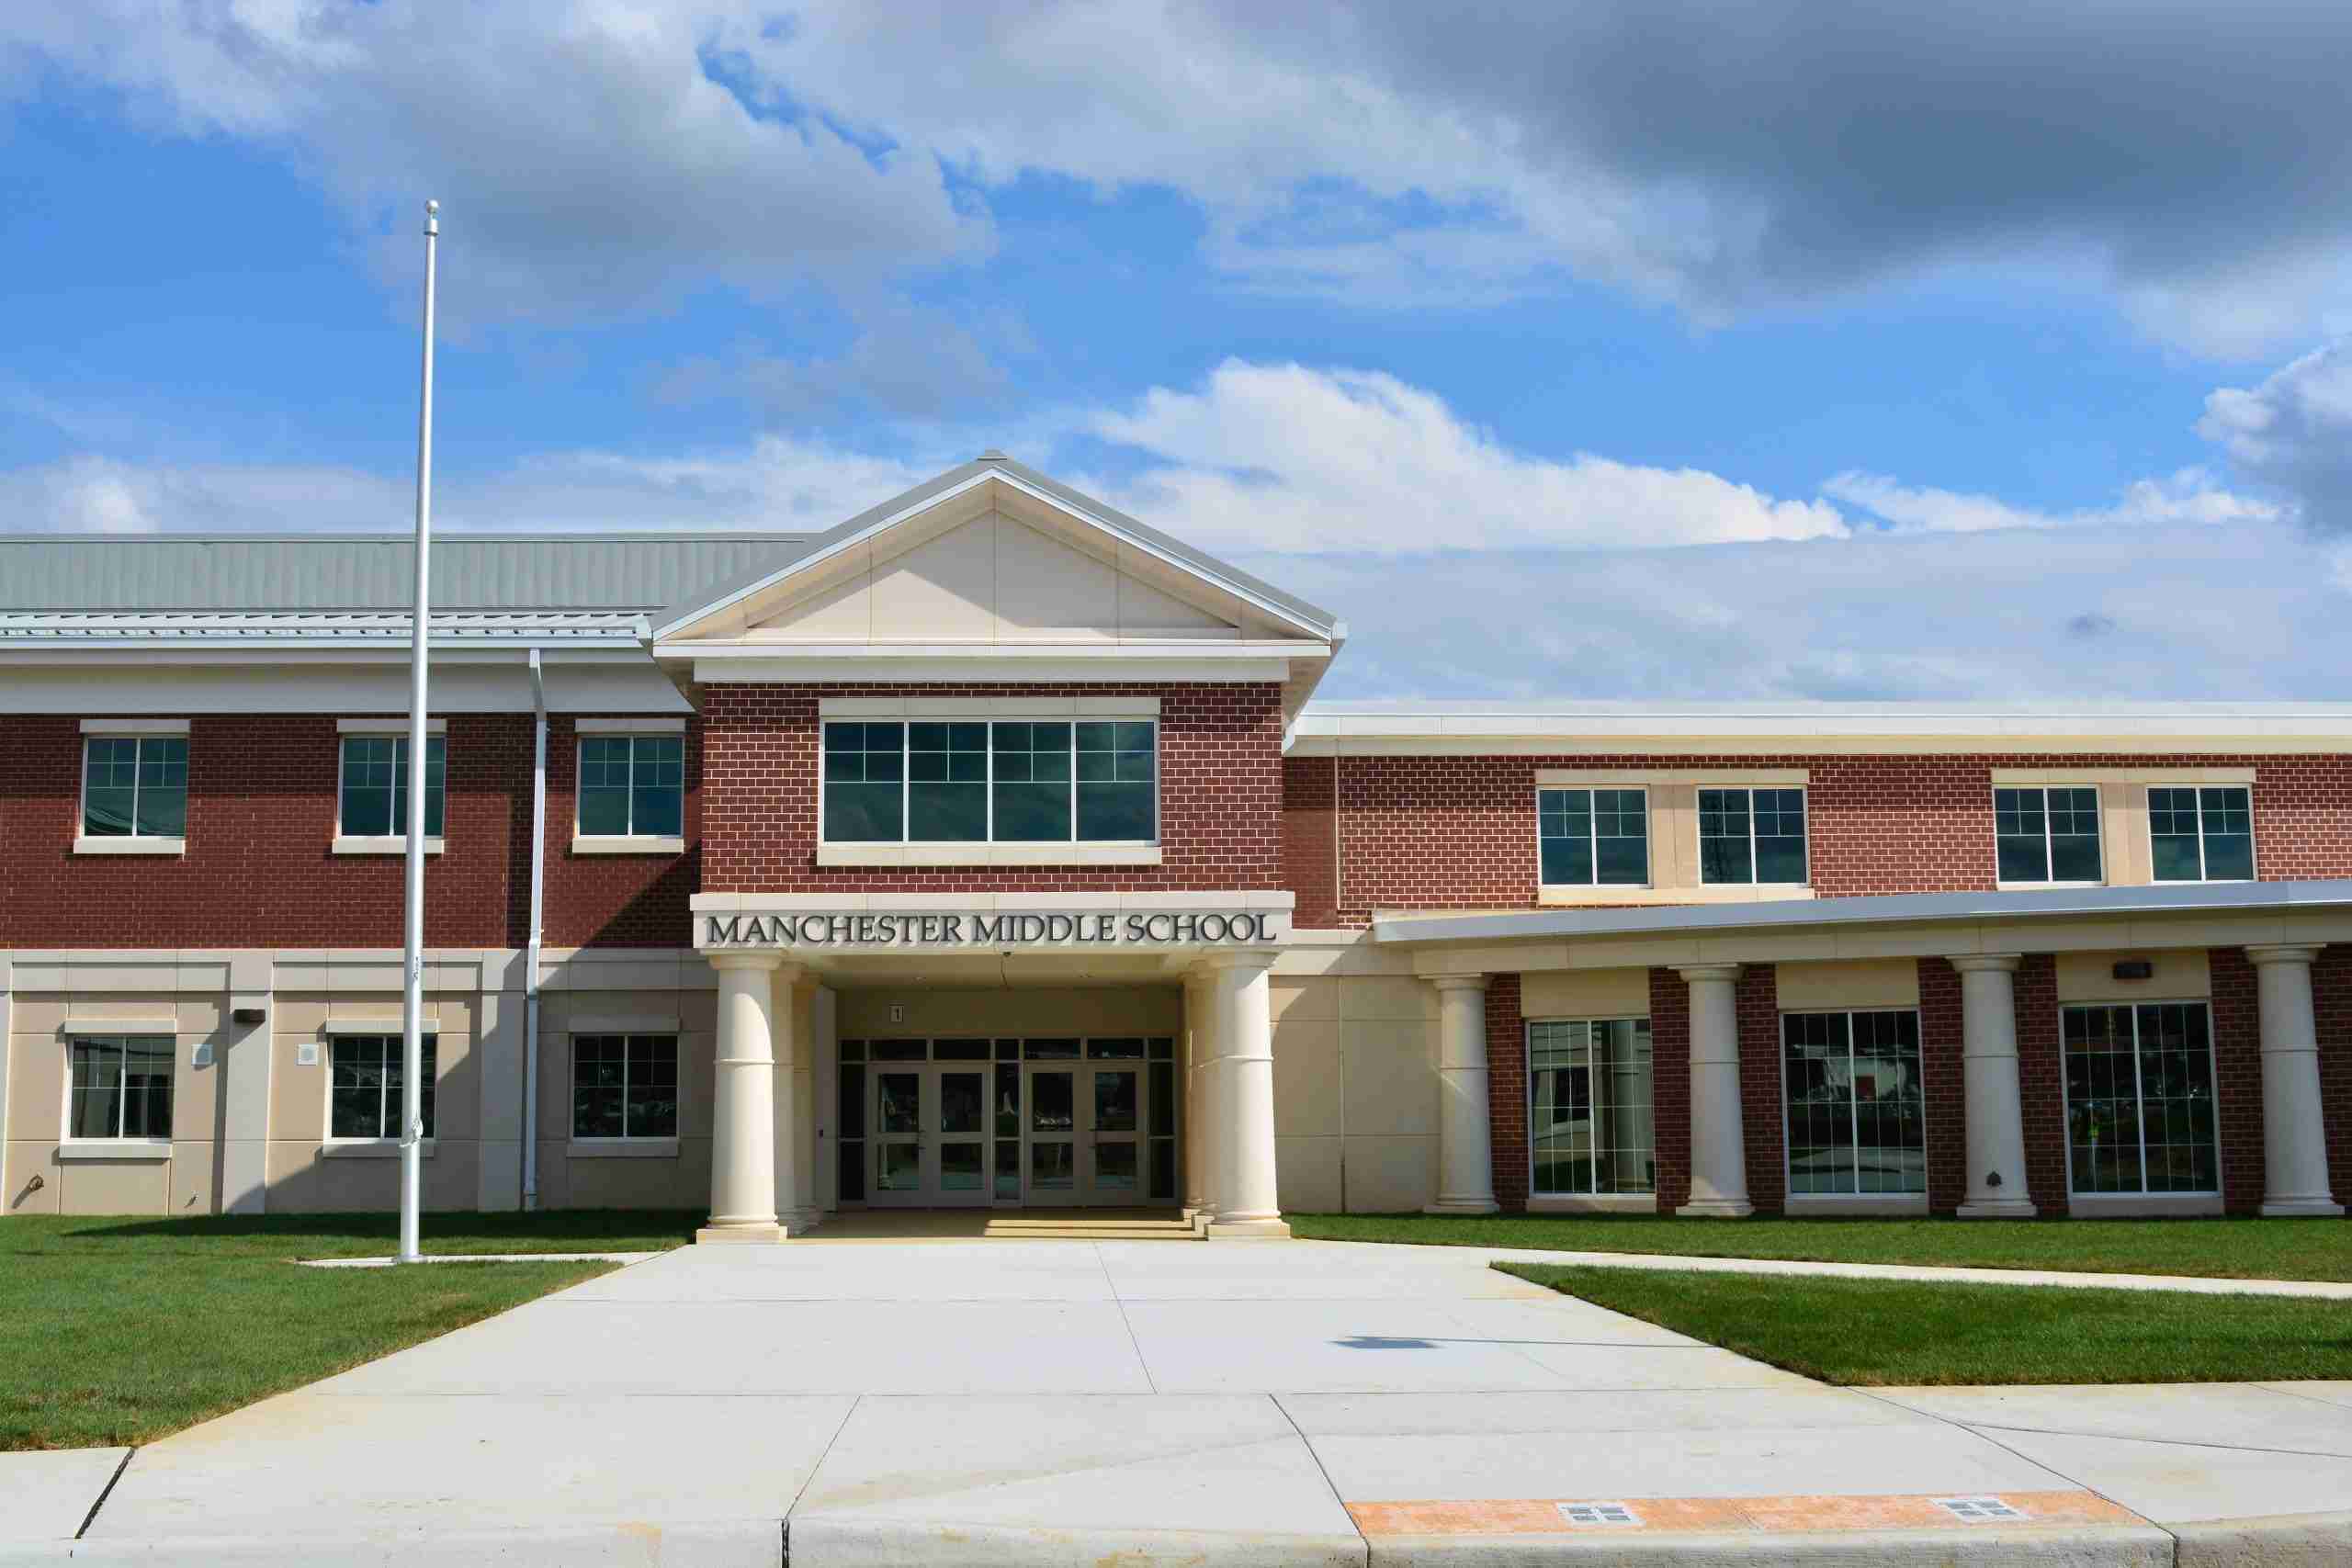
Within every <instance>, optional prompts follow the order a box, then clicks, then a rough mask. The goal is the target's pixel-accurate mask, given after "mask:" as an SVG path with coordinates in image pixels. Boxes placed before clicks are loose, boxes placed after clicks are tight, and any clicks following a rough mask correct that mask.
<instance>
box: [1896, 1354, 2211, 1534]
mask: <svg viewBox="0 0 2352 1568" xmlns="http://www.w3.org/2000/svg"><path fill="white" fill-rule="evenodd" d="M1854 1392H1855V1393H1860V1394H1866V1395H1868V1396H1869V1397H1870V1398H1872V1399H1875V1400H1878V1401H1880V1402H1881V1403H1883V1404H1891V1405H1893V1406H1894V1408H1895V1409H1897V1410H1907V1411H1910V1412H1911V1414H1912V1415H1914V1416H1927V1417H1928V1419H1929V1420H1932V1421H1940V1422H1942V1423H1943V1424H1944V1425H1945V1426H1947V1427H1952V1428H1953V1429H1955V1430H1957V1431H1962V1432H1965V1433H1967V1434H1968V1435H1969V1436H1970V1437H1972V1438H1978V1439H1980V1440H1982V1441H1984V1442H1987V1443H1990V1444H1992V1445H1993V1446H1994V1447H1995V1448H1996V1449H1998V1450H2001V1451H2002V1452H2003V1453H2005V1454H2007V1455H2008V1456H2009V1457H2010V1458H2011V1459H2014V1460H2018V1461H2021V1462H2023V1463H2026V1464H2030V1465H2031V1466H2033V1467H2034V1469H2036V1470H2039V1471H2043V1472H2048V1473H2049V1474H2052V1475H2054V1476H2056V1477H2057V1478H2058V1479H2059V1480H2061V1481H2064V1482H2067V1483H2071V1484H2073V1485H2074V1486H2075V1487H2076V1488H2077V1489H2079V1490H2081V1491H2084V1492H2087V1493H2089V1494H2090V1495H2092V1496H2094V1497H2098V1498H2099V1499H2101V1500H2103V1501H2105V1502H2109V1503H2112V1504H2114V1505H2115V1506H2117V1507H2119V1508H2120V1509H2122V1510H2123V1511H2124V1512H2125V1513H2127V1514H2130V1515H2131V1517H2133V1518H2135V1519H2139V1520H2141V1521H2143V1523H2145V1524H2146V1525H2147V1526H2148V1527H2149V1528H2150V1529H2154V1530H2159V1531H2161V1532H2162V1533H2163V1534H2164V1535H2165V1538H2166V1539H2168V1540H2170V1541H2171V1542H2172V1555H2173V1557H2174V1558H2175V1559H2177V1558H2178V1557H2179V1555H2180V1537H2179V1536H2178V1535H2177V1534H2175V1533H2174V1532H2173V1531H2172V1530H2170V1529H2166V1528H2165V1526H2163V1525H2161V1524H2158V1523H2157V1522H2156V1521H2155V1520H2154V1519H2152V1518H2149V1517H2148V1516H2147V1515H2145V1514H2143V1513H2142V1512H2141V1511H2140V1510H2139V1509H2137V1508H2135V1507H2133V1506H2131V1504H2129V1503H2126V1502H2125V1501H2124V1500H2123V1499H2122V1498H2120V1497H2118V1496H2116V1495H2114V1494H2113V1493H2111V1492H2109V1491H2107V1490H2106V1489H2105V1488H2103V1487H2098V1486H2094V1485H2092V1484H2091V1483H2089V1482H2087V1481H2085V1480H2084V1479H2082V1478H2081V1477H2080V1476H2076V1475H2070V1474H2068V1473H2067V1472H2065V1471H2063V1470H2061V1469H2059V1468H2058V1467H2057V1466H2056V1465H2054V1464H2051V1463H2048V1462H2046V1461H2042V1460H2038V1459H2036V1458H2034V1457H2033V1456H2032V1455H2031V1454H2029V1453H2023V1452H2020V1451H2019V1450H2018V1449H2016V1448H2015V1447H2013V1446H2012V1445H2010V1444H2008V1443H2005V1442H2003V1441H2001V1439H2000V1438H1996V1437H1995V1436H1993V1435H1992V1433H1991V1432H1989V1431H1985V1430H1983V1429H1980V1428H1978V1427H1972V1426H1970V1425H1969V1424H1968V1423H1967V1422H1965V1421H1962V1420H1959V1419H1957V1418H1956V1417H1953V1416H1945V1415H1942V1414H1940V1413H1939V1412H1937V1411H1933V1410H1920V1409H1918V1408H1917V1407H1916V1406H1913V1405H1908V1404H1904V1403H1903V1402H1902V1401H1901V1400H1899V1399H1895V1398H1893V1397H1892V1396H1890V1395H1887V1394H1883V1393H1879V1392H1878V1391H1877V1390H1876V1389H1869V1388H1858V1389H1856V1390H1855V1391H1854Z"/></svg>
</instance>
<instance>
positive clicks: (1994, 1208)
mask: <svg viewBox="0 0 2352 1568" xmlns="http://www.w3.org/2000/svg"><path fill="white" fill-rule="evenodd" d="M1952 1213H1955V1214H1957V1215H1959V1216H1960V1217H1961V1218H1962V1219H1963V1220H2030V1219H2031V1218H2033V1217H2034V1215H2036V1214H2037V1213H2041V1211H2040V1210H2039V1209H2036V1208H2035V1207H2034V1206H2033V1204H2032V1203H2031V1202H2030V1201H2027V1200H2026V1199H2023V1198H1986V1199H1985V1200H1983V1201H1979V1202H1968V1203H1962V1205H1961V1206H1960V1207H1959V1208H1957V1209H1954V1210H1953V1211H1952Z"/></svg>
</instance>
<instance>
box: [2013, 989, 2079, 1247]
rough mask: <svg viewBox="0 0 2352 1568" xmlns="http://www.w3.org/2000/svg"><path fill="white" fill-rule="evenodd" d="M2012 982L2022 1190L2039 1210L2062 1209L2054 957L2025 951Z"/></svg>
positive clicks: (2062, 1118)
mask: <svg viewBox="0 0 2352 1568" xmlns="http://www.w3.org/2000/svg"><path fill="white" fill-rule="evenodd" d="M2016 986H2017V1012H2018V1100H2020V1101H2021V1102H2022V1103H2021V1109H2022V1111H2023V1113H2024V1122H2025V1170H2026V1195H2027V1196H2028V1197H2030V1198H2031V1199H2032V1200H2033V1204H2034V1207H2035V1209H2036V1210H2037V1211H2039V1212H2040V1213H2043V1214H2063V1213H2066V1212H2067V1204H2066V1079H2065V1066H2064V1063H2063V1062H2062V1061H2061V1060H2060V1059H2059V1055H2058V961H2057V960H2056V959H2055V958H2053V957H2052V956H2051V955H2050V954H2049V953H2027V954H2026V955H2025V957H2024V959H2023V960H2022V961H2021V962H2020V963H2019V964H2018V972H2017V979H2016ZM2004 1174H2005V1175H2006V1173H2004Z"/></svg>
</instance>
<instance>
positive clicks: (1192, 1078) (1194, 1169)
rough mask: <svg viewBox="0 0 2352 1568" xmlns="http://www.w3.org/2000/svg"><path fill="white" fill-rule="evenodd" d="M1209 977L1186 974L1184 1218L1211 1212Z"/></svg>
mask: <svg viewBox="0 0 2352 1568" xmlns="http://www.w3.org/2000/svg"><path fill="white" fill-rule="evenodd" d="M1209 998H1210V989H1209V982H1208V976H1206V975H1204V974H1192V975H1187V976H1184V1217H1185V1218H1186V1219H1188V1220H1190V1219H1193V1218H1196V1217H1197V1216H1200V1215H1203V1214H1205V1213H1208V1212H1209V1208H1210V1204H1209V1190H1210V1188H1211V1186H1212V1185H1213V1183H1212V1181H1211V1166H1212V1164H1213V1163H1214V1162H1213V1159H1212V1156H1211V1155H1210V1153H1209V1135H1208V1129H1209V1121H1210V1115H1209V1103H1208V1087H1207V1086H1208V1081H1209V1080H1208V1064H1209V1054H1210V1049H1211V1046H1210V1036H1209Z"/></svg>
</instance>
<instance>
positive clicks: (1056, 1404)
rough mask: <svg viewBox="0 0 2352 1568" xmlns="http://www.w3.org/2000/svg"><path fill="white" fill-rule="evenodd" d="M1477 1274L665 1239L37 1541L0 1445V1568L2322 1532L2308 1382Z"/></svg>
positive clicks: (68, 1492)
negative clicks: (1873, 1365) (1834, 1338)
mask: <svg viewBox="0 0 2352 1568" xmlns="http://www.w3.org/2000/svg"><path fill="white" fill-rule="evenodd" d="M1486 1261H1487V1257H1486V1255H1485V1254H1483V1253H1481V1252H1477V1251H1473V1250H1467V1249H1454V1248H1445V1247H1377V1246H1360V1245H1350V1244H1336V1243H1309V1242H1299V1243H1280V1242H1267V1243H1253V1244H1251V1245H1249V1246H1246V1247H1170V1246H1161V1245H1156V1244H1152V1243H1132V1244H1122V1243H1101V1244H1096V1243H1086V1242H1045V1241H1041V1242H975V1243H967V1244H957V1243H940V1242H931V1243H927V1244H922V1245H918V1246H905V1247H892V1246H887V1245H878V1244H876V1245H867V1246H860V1247H775V1248H764V1247H756V1248H755V1247H721V1248H714V1247H706V1248H699V1249H689V1250H686V1251H682V1252H675V1253H671V1254H667V1255H664V1256H662V1257H661V1258H656V1259H654V1260H652V1261H650V1262H647V1263H641V1264H638V1265H635V1266H633V1267H630V1268H628V1269H623V1270H621V1271H619V1272H616V1273H614V1274H610V1275H606V1276H605V1277H603V1278H601V1279H598V1280H592V1281H590V1282H588V1283H586V1284H583V1285H580V1286H576V1287H574V1288H573V1289H571V1290H570V1291H566V1292H561V1293H560V1294H558V1295H555V1296H550V1297H548V1298H545V1299H543V1300H541V1301H539V1302H537V1303H531V1304H529V1305H527V1306H524V1307H521V1308H518V1309H516V1310H515V1311H514V1312H511V1313H508V1314H503V1315H502V1316H500V1317H496V1318H492V1319H491V1320H489V1321H487V1322H484V1323H481V1324H477V1325H473V1326H472V1327H469V1328H466V1329H461V1330H459V1331H458V1332H456V1333H454V1334H451V1335H448V1336H446V1337H443V1338H440V1339H437V1340H435V1341H432V1342H431V1343H428V1344H425V1345H422V1346H419V1347H417V1348H413V1349H411V1350H407V1351H403V1352H401V1353H400V1354H398V1355H395V1356H391V1357H388V1358H386V1359H383V1360H380V1361H377V1362H374V1363H371V1364H370V1365H368V1366H365V1367H362V1368H359V1369H357V1370H356V1371H352V1372H349V1373H346V1374H344V1375H343V1376H340V1377H336V1378H332V1379H329V1380H327V1381H325V1382H321V1383H317V1384H314V1385H312V1386H311V1387H310V1388H307V1389H304V1390H301V1391H300V1392H298V1393H291V1394H287V1395H282V1396H280V1397H278V1398H276V1399H271V1400H266V1401H264V1402H263V1403H261V1404H255V1405H253V1406H251V1407H249V1408H247V1409H245V1410H243V1411H239V1412H237V1413H235V1414H233V1415H231V1416H225V1417H223V1418H221V1419H220V1420H218V1421H213V1422H210V1423H208V1424H206V1425H204V1426H202V1427H195V1428H193V1429H191V1430H189V1431H187V1432H184V1433H181V1434H180V1435H178V1436H177V1437H174V1438H167V1439H164V1441H162V1442H159V1443H156V1444H153V1445H152V1446H150V1447H147V1448H144V1449H141V1450H138V1451H137V1452H136V1453H135V1454H134V1455H132V1456H131V1459H130V1462H129V1464H128V1465H127V1466H126V1467H124V1468H123V1469H122V1472H121V1474H120V1477H119V1480H116V1481H115V1483H114V1484H113V1489H112V1491H111V1493H110V1494H108V1495H107V1496H106V1499H105V1502H104V1505H103V1506H99V1507H98V1508H97V1509H96V1514H95V1517H91V1519H90V1522H89V1525H88V1529H87V1530H86V1532H85V1533H84V1535H83V1537H82V1539H81V1540H78V1541H77V1540H72V1539H71V1531H70V1529H66V1527H67V1526H69V1525H70V1526H72V1527H74V1528H78V1527H79V1523H80V1520H81V1518H82V1517H84V1516H85V1514H87V1513H88V1511H89V1509H90V1507H91V1505H92V1504H93V1503H95V1502H96V1499H97V1496H98V1495H99V1493H100V1492H101V1491H102V1490H103V1489H104V1486H105V1483H106V1477H107V1474H110V1473H111V1472H112V1469H113V1465H112V1464H111V1463H109V1462H108V1459H109V1456H111V1457H113V1458H115V1459H119V1452H120V1450H107V1452H106V1453H101V1454H96V1455H91V1456H87V1457H86V1458H83V1457H80V1456H14V1458H12V1459H7V1460H0V1476H6V1475H7V1474H8V1471H7V1466H8V1465H10V1464H12V1463H14V1462H15V1459H34V1460H40V1461H44V1462H51V1463H54V1464H56V1465H58V1466H59V1467H60V1468H59V1469H58V1471H57V1472H56V1474H55V1476H54V1477H53V1478H52V1479H51V1481H48V1482H44V1483H40V1484H39V1485H37V1486H36V1487H35V1488H34V1489H35V1490H36V1491H38V1492H39V1493H40V1495H41V1497H42V1499H43V1501H42V1505H41V1506H40V1508H38V1509H35V1510H31V1511H29V1512H21V1513H20V1511H19V1510H18V1509H17V1508H15V1507H10V1506H6V1505H7V1503H8V1502H9V1501H10V1500H11V1499H12V1498H13V1497H15V1496H17V1495H22V1494H23V1488H22V1487H19V1486H17V1483H14V1482H12V1481H8V1480H0V1521H5V1522H0V1563H15V1562H56V1561H60V1560H62V1559H63V1558H65V1557H66V1556H67V1555H68V1554H69V1553H70V1554H71V1555H72V1557H73V1558H74V1560H75V1561H82V1560H90V1561H98V1562H110V1561H119V1560H120V1561H128V1560H131V1559H137V1560H140V1561H143V1562H155V1561H205V1562H255V1563H259V1562H391V1561H393V1560H394V1559H397V1560H399V1561H400V1562H402V1563H415V1562H428V1563H430V1562H450V1563H456V1562H469V1563H470V1562H486V1561H494V1562H504V1563H518V1564H529V1563H557V1562H562V1563H582V1562H615V1563H620V1562H628V1563H648V1562H659V1563H665V1564H697V1565H698V1564H713V1565H726V1568H734V1565H737V1564H763V1565H766V1568H775V1565H776V1564H778V1563H779V1562H783V1561H784V1560H785V1558H786V1551H787V1547H788V1552H789V1561H790V1562H791V1563H792V1564H794V1565H795V1568H805V1565H809V1564H818V1565H826V1564H836V1563H839V1564H851V1563H858V1564H865V1563H886V1562H887V1563H983V1562H987V1563H1000V1562H1001V1563H1015V1562H1018V1563H1047V1564H1054V1563H1071V1564H1076V1563H1080V1562H1101V1561H1103V1560H1105V1559H1115V1560H1116V1561H1118V1562H1122V1563H1148V1562H1212V1563H1236V1564H1245V1563H1277V1562H1279V1563H1322V1562H1328V1563H1354V1564H1369V1563H1411V1562H1430V1563H1439V1562H1478V1563H1488V1564H1492V1563H1508V1562H1577V1561H1590V1562H1598V1561H1611V1562H1623V1561H1644V1560H1652V1561H1661V1562H1664V1561H1672V1562H1789V1561H1793V1560H1796V1559H1797V1558H1800V1557H1803V1558H1807V1559H1811V1558H1814V1557H1817V1556H1819V1555H1822V1554H1825V1553H1826V1554H1830V1555H1834V1556H1837V1557H1839V1558H1841V1559H1843V1560H1849V1561H1868V1562H1972V1561H1981V1562H2069V1563H2083V1564H2091V1563H2151V1564H2153V1563H2174V1562H2184V1563H2186V1562H2199V1563H2202V1562H2235V1561H2242V1560H2243V1559H2242V1558H2240V1557H2239V1556H2237V1555H2235V1551H2236V1548H2237V1544H2243V1543H2242V1542H2238V1540H2237V1538H2236V1537H2234V1536H2233V1535H2232V1534H2231V1533H2230V1532H2232V1531H2238V1530H2243V1529H2246V1528H2249V1527H2246V1526H2245V1525H2243V1524H2239V1523H2232V1522H2228V1521H2242V1520H2245V1519H2247V1518H2255V1519H2256V1524H2255V1525H2254V1526H2253V1527H2251V1528H2253V1529H2258V1530H2259V1531H2260V1532H2261V1534H2260V1535H2259V1537H2258V1540H2259V1543H2260V1545H2261V1547H2262V1549H2263V1550H2265V1551H2271V1552H2272V1555H2269V1556H2266V1557H2264V1558H2262V1559H2260V1560H2261V1561H2263V1562H2267V1563H2274V1564H2276V1563H2290V1562H2310V1563H2313V1564H2316V1563H2321V1562H2331V1563H2332V1562H2344V1561H2346V1560H2348V1559H2352V1514H2339V1515H2337V1516H2336V1517H2334V1518H2332V1519H2330V1518H2318V1517H2307V1516H2317V1515H2324V1514H2325V1513H2327V1512H2328V1511H2330V1510H2340V1509H2352V1384H2280V1385H2278V1386H2276V1387H2267V1386H2251V1385H2249V1386H2231V1387H2227V1388H2221V1389H2199V1388H2155V1389H2135V1388H2123V1389H2112V1388H2110V1389H1970V1390H1917V1391H1901V1390H1896V1391H1880V1392H1876V1393H1862V1392H1858V1391H1849V1390H1837V1389H1829V1388H1825V1387H1822V1386H1820V1385H1818V1384H1815V1383H1812V1382H1807V1381H1805V1380H1804V1379H1802V1378H1798V1377H1795V1376H1792V1375H1791V1374H1788V1373H1784V1372H1781V1371H1776V1370H1774V1369H1772V1368H1770V1367H1765V1366H1761V1365H1759V1364H1758V1363H1756V1362H1753V1361H1748V1360H1746V1359H1742V1358H1740V1357H1737V1356H1735V1355H1732V1354H1731V1353H1730V1352H1728V1351H1724V1350H1720V1349H1716V1348H1713V1347H1709V1346H1705V1345H1702V1344H1698V1343H1696V1342H1694V1341H1691V1340H1689V1339H1686V1338H1683V1337H1679V1336H1677V1335H1674V1334H1669V1333H1668V1332H1666V1331H1664V1330H1662V1329H1658V1328H1655V1327H1652V1326H1650V1325H1645V1324H1642V1323H1638V1322H1635V1321H1634V1320H1632V1319H1629V1318H1625V1317H1623V1316H1620V1315H1618V1314H1612V1313H1608V1312H1604V1311H1601V1310H1600V1309H1599V1308H1596V1307H1593V1306H1590V1305H1589V1304H1587V1303H1580V1302H1577V1301H1573V1300H1569V1299H1566V1298H1563V1297H1560V1296H1557V1295H1555V1294H1554V1293H1552V1292H1548V1291H1544V1290H1541V1289H1539V1288H1536V1287H1533V1286H1531V1285H1528V1284H1526V1283H1524V1282H1522V1281H1521V1280H1515V1279H1512V1278H1510V1276H1507V1275H1503V1274H1500V1273H1497V1272H1495V1271H1494V1270H1492V1269H1488V1268H1487V1267H1486ZM76 1465H79V1466H80V1467H81V1468H78V1469H76V1468H74V1467H75V1466H76ZM11 1487H15V1488H16V1490H13V1491H12V1490H6V1489H5V1488H11ZM27 1524H28V1525H29V1527H30V1528H29V1529H26V1528H23V1527H24V1526H25V1525H27ZM61 1530H63V1531H64V1533H62V1534H61V1533H59V1532H60V1531H61ZM11 1533H13V1534H15V1535H16V1536H17V1537H18V1539H17V1540H5V1538H6V1536H8V1535H10V1534H11ZM2216 1541H2220V1542H2224V1543H2236V1544H2225V1545H2223V1546H2220V1547H2217V1546H2215V1545H2214V1544H2213V1543H2214V1542H2216ZM2282 1552H2284V1553H2288V1554H2286V1555H2281V1554H2280V1553H2282ZM2293 1553H2300V1554H2301V1555H2293Z"/></svg>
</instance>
